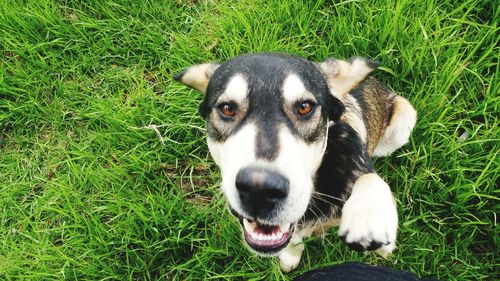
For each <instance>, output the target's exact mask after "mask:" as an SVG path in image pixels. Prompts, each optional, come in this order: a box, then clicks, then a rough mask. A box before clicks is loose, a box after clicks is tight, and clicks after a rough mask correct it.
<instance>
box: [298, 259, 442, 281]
mask: <svg viewBox="0 0 500 281" xmlns="http://www.w3.org/2000/svg"><path fill="white" fill-rule="evenodd" d="M293 280H294V281H326V280H328V281H337V280H339V281H431V280H432V279H420V278H418V277H416V276H415V275H414V274H413V273H411V272H408V271H399V270H394V269H390V268H388V267H385V266H371V265H367V264H362V263H357V262H347V263H343V264H340V265H334V266H328V267H325V268H321V269H317V270H313V271H309V272H307V273H305V274H303V275H301V276H298V277H296V278H295V279H293Z"/></svg>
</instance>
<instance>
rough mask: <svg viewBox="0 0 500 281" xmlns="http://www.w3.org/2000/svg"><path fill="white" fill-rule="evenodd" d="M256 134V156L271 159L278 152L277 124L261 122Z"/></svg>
mask: <svg viewBox="0 0 500 281" xmlns="http://www.w3.org/2000/svg"><path fill="white" fill-rule="evenodd" d="M263 123H264V124H261V125H260V126H259V129H258V131H257V135H256V138H257V139H256V142H255V144H256V148H255V151H256V157H257V158H261V159H265V160H268V161H272V160H274V159H276V157H277V156H278V152H279V139H278V128H277V124H269V123H266V122H263Z"/></svg>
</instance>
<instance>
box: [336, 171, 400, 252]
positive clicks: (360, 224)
mask: <svg viewBox="0 0 500 281" xmlns="http://www.w3.org/2000/svg"><path fill="white" fill-rule="evenodd" d="M397 229H398V214H397V209H396V205H395V201H394V199H393V197H392V193H391V190H390V188H389V186H388V185H387V184H386V183H385V182H384V181H383V180H382V179H381V178H380V177H379V176H378V175H377V174H366V175H363V176H361V177H360V178H359V179H358V180H357V181H356V182H355V183H354V186H353V188H352V193H351V196H350V197H349V199H348V200H347V201H346V203H345V205H344V207H343V208H342V217H341V220H340V228H339V235H340V236H341V238H342V240H344V241H345V242H346V243H347V244H348V245H349V247H351V248H352V249H354V250H357V251H365V250H368V251H372V250H377V249H378V250H377V252H378V253H379V254H380V255H382V256H384V257H386V256H387V255H389V254H390V253H391V252H392V251H393V250H394V248H395V247H396V233H397Z"/></svg>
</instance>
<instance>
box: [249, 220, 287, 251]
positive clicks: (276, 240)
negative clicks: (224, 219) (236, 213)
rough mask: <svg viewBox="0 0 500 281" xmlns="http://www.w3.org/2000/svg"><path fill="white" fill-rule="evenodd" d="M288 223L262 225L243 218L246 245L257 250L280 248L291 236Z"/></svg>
mask: <svg viewBox="0 0 500 281" xmlns="http://www.w3.org/2000/svg"><path fill="white" fill-rule="evenodd" d="M290 226H291V225H290V224H284V225H262V224H258V223H257V222H255V221H249V220H247V219H243V232H244V235H245V240H246V241H247V243H248V245H249V246H250V247H252V248H254V249H255V250H259V251H273V250H277V249H279V248H281V247H282V246H283V245H285V244H286V243H287V242H288V241H289V240H290V238H291V235H290Z"/></svg>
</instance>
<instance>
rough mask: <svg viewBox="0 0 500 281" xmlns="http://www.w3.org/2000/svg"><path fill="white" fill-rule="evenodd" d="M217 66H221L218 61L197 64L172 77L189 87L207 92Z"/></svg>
mask: <svg viewBox="0 0 500 281" xmlns="http://www.w3.org/2000/svg"><path fill="white" fill-rule="evenodd" d="M217 67H219V64H217V63H203V64H195V65H193V66H191V67H189V68H187V69H186V70H184V71H183V72H181V73H178V74H175V75H174V76H173V77H172V78H174V80H175V81H179V82H181V83H182V84H184V85H186V86H188V87H191V88H193V89H195V90H198V91H200V92H202V93H205V92H206V91H207V86H208V81H210V77H212V75H213V74H214V72H215V70H216V69H217Z"/></svg>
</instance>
